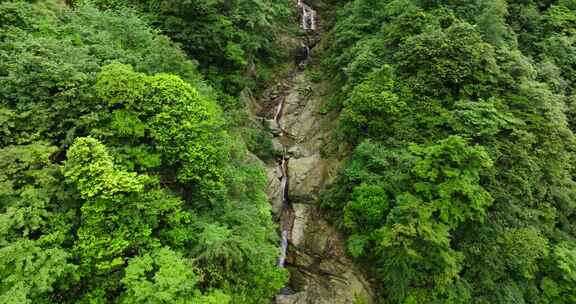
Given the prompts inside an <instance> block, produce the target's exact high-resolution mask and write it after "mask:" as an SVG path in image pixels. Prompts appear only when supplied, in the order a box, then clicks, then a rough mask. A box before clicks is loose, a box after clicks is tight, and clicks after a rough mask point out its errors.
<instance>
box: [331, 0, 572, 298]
mask: <svg viewBox="0 0 576 304" xmlns="http://www.w3.org/2000/svg"><path fill="white" fill-rule="evenodd" d="M401 8H402V9H401ZM574 9H576V7H575V6H574V3H572V2H571V1H550V2H546V3H544V2H543V1H399V0H398V1H378V3H374V1H368V0H356V1H351V2H349V3H348V4H347V5H345V7H344V8H343V9H342V10H341V12H340V15H339V17H338V18H337V21H336V25H335V27H334V30H333V32H332V33H331V37H332V39H333V41H334V44H333V46H332V52H331V54H329V56H328V58H327V59H326V60H325V65H326V66H327V67H328V68H329V69H331V70H332V75H333V76H334V81H335V82H336V83H338V84H339V85H340V87H341V88H342V89H341V90H340V91H339V92H337V93H336V94H335V96H336V97H335V100H336V101H337V102H338V103H339V104H340V106H341V108H342V120H341V121H342V123H341V132H342V134H343V136H344V137H345V138H347V139H348V141H349V142H350V143H351V144H352V145H354V147H355V151H354V153H353V155H352V157H351V159H350V161H349V163H348V165H347V167H346V169H345V170H344V171H343V173H342V175H341V177H340V180H339V181H338V182H337V183H336V185H334V186H333V187H332V188H331V189H330V190H329V191H327V192H326V193H325V195H324V199H323V202H324V205H325V206H326V207H327V208H329V209H330V210H332V211H333V214H334V220H335V221H336V222H337V223H339V224H340V226H341V227H342V228H343V229H344V230H345V231H346V233H347V234H348V248H349V251H350V253H351V254H352V255H353V256H355V257H356V258H357V259H358V261H359V262H360V263H363V264H365V265H369V266H370V269H372V273H373V275H374V276H375V277H376V278H377V279H378V280H379V281H380V282H381V285H380V286H381V293H382V297H383V301H382V302H383V303H575V301H576V300H575V299H574V297H573V296H572V294H573V287H572V286H573V283H572V281H570V280H571V279H570V278H568V276H566V274H568V273H571V274H573V273H574V270H573V261H574V258H575V255H574V251H573V249H571V248H573V247H574V244H576V226H574V219H575V210H576V209H575V207H576V205H575V204H574V201H575V199H576V197H575V194H576V192H575V191H576V184H575V183H574V180H573V179H574V176H573V174H574V169H573V166H572V163H573V161H574V157H575V156H576V155H575V154H574V135H573V133H572V130H571V128H570V127H571V126H573V124H574V122H573V121H572V120H573V119H572V118H573V116H574V109H572V108H573V96H572V89H571V86H572V84H573V83H574V78H573V71H572V69H573V64H572V63H571V60H573V59H574V58H576V56H574V54H573V53H572V44H573V43H572V38H573V35H574V32H573V30H574V29H573V27H574V26H573V25H574V23H573V22H574V20H575V19H574V18H573V16H574ZM560 264H562V265H563V266H561V267H563V269H564V270H559V268H558V267H559V265H560ZM374 265H376V267H375V268H374Z"/></svg>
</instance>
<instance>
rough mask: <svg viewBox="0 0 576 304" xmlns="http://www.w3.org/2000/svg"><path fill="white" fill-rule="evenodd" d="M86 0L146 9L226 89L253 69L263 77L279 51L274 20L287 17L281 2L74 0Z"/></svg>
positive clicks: (240, 83)
mask: <svg viewBox="0 0 576 304" xmlns="http://www.w3.org/2000/svg"><path fill="white" fill-rule="evenodd" d="M85 2H91V3H95V4H96V5H97V6H98V7H101V8H107V9H111V8H119V7H125V6H132V7H135V8H137V9H139V10H141V11H143V12H146V13H147V14H148V16H149V17H150V19H151V20H152V21H153V23H154V24H155V25H157V26H158V28H160V29H161V30H162V32H163V33H164V34H166V35H168V36H170V37H171V38H172V39H174V40H175V41H177V42H179V43H180V44H181V45H182V47H183V49H184V50H185V51H186V52H187V53H188V54H190V56H192V57H193V58H195V59H196V60H198V61H199V63H200V67H201V70H202V71H203V72H204V74H205V75H207V78H208V79H209V80H211V82H212V83H213V84H214V85H216V86H217V87H219V88H220V89H222V90H223V91H225V92H227V93H229V94H234V95H235V94H237V93H238V92H239V91H240V90H242V89H243V88H244V87H245V86H247V85H252V84H251V83H250V82H252V81H253V79H251V78H250V77H246V73H247V72H248V70H249V69H252V71H250V72H251V73H254V72H256V75H253V76H258V77H262V76H264V74H265V73H264V70H265V66H264V65H266V64H271V63H274V62H275V61H274V59H277V58H278V57H279V56H280V55H284V54H281V53H279V50H278V49H277V48H275V47H274V46H275V45H274V42H275V40H276V35H277V34H278V33H279V31H280V29H281V28H280V25H281V23H280V22H279V21H281V20H282V21H285V20H287V18H288V16H289V13H288V12H289V11H288V2H286V1H280V0H273V1H270V0H268V1H262V0H242V1H239V0H235V1H211V0H202V1H178V0H147V1H136V0H130V1H117V0H97V1H83V0H79V1H74V3H75V4H81V3H85ZM251 66H252V67H251ZM255 67H256V69H255Z"/></svg>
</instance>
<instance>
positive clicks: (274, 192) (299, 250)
mask: <svg viewBox="0 0 576 304" xmlns="http://www.w3.org/2000/svg"><path fill="white" fill-rule="evenodd" d="M309 5H310V6H309V8H310V7H312V5H311V4H309ZM315 28H318V26H316V27H315ZM314 37H319V35H318V32H316V33H314ZM305 39H308V40H300V41H297V40H293V43H292V44H293V47H294V48H302V46H303V45H304V46H305V47H306V51H307V52H308V53H310V49H309V48H307V46H308V44H307V43H310V40H309V39H310V38H309V37H308V38H305ZM314 39H316V38H314ZM317 42H318V41H315V42H314V44H316V43H317ZM307 55H308V54H307ZM311 55H312V56H314V51H312V52H311ZM325 101H326V100H325V94H324V92H323V90H322V84H313V83H311V82H310V81H309V80H308V79H307V77H306V76H305V72H304V68H303V64H302V62H300V64H298V63H296V64H294V67H293V68H292V69H291V71H290V72H288V73H287V74H286V75H284V77H281V78H280V79H279V81H278V83H276V84H275V85H273V86H272V87H270V88H269V89H268V90H266V91H265V92H264V94H263V95H262V97H261V98H259V99H258V100H254V99H252V102H251V107H250V108H251V111H252V113H253V114H254V115H255V116H258V117H259V118H258V119H259V120H261V121H262V122H263V124H267V125H268V126H267V127H268V128H269V129H270V130H271V131H272V132H271V133H272V135H273V136H274V138H273V142H274V146H275V147H276V149H277V150H279V151H282V153H283V157H282V158H283V159H285V160H286V161H287V166H286V170H283V169H282V166H279V165H278V164H274V163H270V164H266V165H265V166H266V169H267V174H268V180H269V184H268V196H269V198H270V202H271V203H272V209H273V212H274V213H275V216H276V218H278V219H279V224H280V227H281V228H280V230H281V232H280V233H282V231H285V232H286V233H285V235H286V238H287V241H288V244H289V245H288V249H287V252H286V260H285V263H282V264H284V265H285V267H287V268H288V269H289V270H290V273H291V278H290V282H289V285H288V286H287V287H286V288H285V289H284V290H283V291H282V293H281V294H279V295H278V296H277V297H276V299H275V301H276V303H278V304H304V303H315V304H323V303H326V304H328V303H330V304H339V303H342V304H344V303H373V302H374V301H373V297H374V293H373V291H372V289H371V287H370V284H369V283H368V281H367V280H366V278H365V277H364V275H363V274H362V272H361V271H360V270H359V269H358V268H357V267H356V266H355V265H354V264H353V263H352V261H351V260H350V258H349V257H348V256H347V255H346V252H345V244H344V241H343V238H342V236H341V235H340V234H339V233H338V232H337V231H336V230H335V229H334V228H333V227H331V226H330V225H329V224H328V222H327V221H326V220H325V219H324V218H323V215H322V212H321V210H320V209H319V208H318V196H319V193H320V192H321V190H322V189H323V188H324V187H325V186H326V185H328V184H330V183H331V182H332V181H333V180H334V177H335V176H336V173H337V170H338V169H339V165H340V161H339V160H338V159H337V158H336V157H326V156H324V154H325V153H323V151H324V149H325V147H327V146H329V145H330V141H331V140H330V138H331V133H332V130H333V129H334V128H335V127H336V124H337V113H329V114H321V107H322V106H323V104H324V103H325ZM278 113H279V115H278ZM279 161H281V160H279ZM283 171H284V172H283ZM283 177H287V181H288V183H287V186H286V187H285V189H284V187H283V182H282V179H283ZM284 190H286V192H285V193H284Z"/></svg>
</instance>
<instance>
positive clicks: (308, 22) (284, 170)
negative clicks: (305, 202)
mask: <svg viewBox="0 0 576 304" xmlns="http://www.w3.org/2000/svg"><path fill="white" fill-rule="evenodd" d="M298 10H299V13H300V16H301V20H300V27H301V28H302V29H303V30H305V31H314V30H316V11H315V10H314V9H312V8H311V7H310V6H308V5H307V4H305V3H304V2H303V1H302V0H298ZM302 47H303V49H304V50H305V53H306V57H305V58H304V60H306V59H308V56H309V55H310V47H309V46H308V44H306V43H305V42H302ZM285 99H286V98H285V97H281V98H278V105H277V106H276V111H275V113H274V122H275V124H276V127H277V128H278V129H279V130H280V134H279V136H280V137H282V136H285V135H286V133H285V132H284V129H283V128H282V112H283V111H284V102H285ZM288 160H289V157H288V155H287V152H286V147H284V151H283V154H282V158H281V159H280V160H279V162H278V167H279V170H280V173H281V175H280V193H281V194H280V195H281V202H282V210H281V211H280V229H281V242H280V256H279V257H278V267H282V268H283V267H284V266H285V264H286V256H287V251H288V242H289V239H290V232H291V231H292V226H293V219H292V216H293V210H292V206H291V205H290V202H289V200H288Z"/></svg>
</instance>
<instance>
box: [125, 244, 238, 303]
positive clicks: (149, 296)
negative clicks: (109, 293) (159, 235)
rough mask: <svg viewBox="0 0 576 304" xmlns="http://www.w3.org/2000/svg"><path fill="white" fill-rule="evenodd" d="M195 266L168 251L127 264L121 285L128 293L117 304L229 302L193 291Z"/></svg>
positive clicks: (225, 298)
mask: <svg viewBox="0 0 576 304" xmlns="http://www.w3.org/2000/svg"><path fill="white" fill-rule="evenodd" d="M193 267H194V266H193V265H192V263H190V262H189V261H186V260H185V259H183V258H182V256H179V255H178V254H177V253H175V252H174V251H172V250H170V249H169V248H160V249H158V250H157V251H155V252H154V253H153V254H152V255H150V254H146V255H144V256H140V257H135V258H133V259H131V260H130V261H129V262H128V267H126V274H125V276H124V278H123V279H122V283H123V284H124V285H125V286H126V289H127V290H128V291H127V292H126V294H125V295H124V297H123V299H122V300H120V303H125V304H130V303H148V304H156V303H176V304H184V303H190V304H193V303H198V304H200V303H213V304H216V303H223V304H226V303H229V302H230V299H229V297H227V296H226V295H224V294H222V293H220V292H215V293H212V294H210V295H207V296H203V295H201V294H200V293H199V292H198V290H197V289H196V288H195V285H196V283H197V281H198V280H197V274H196V273H194V268H193Z"/></svg>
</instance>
